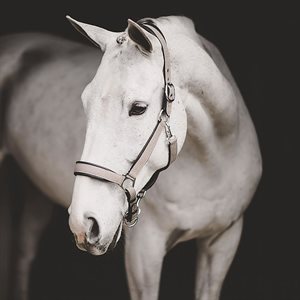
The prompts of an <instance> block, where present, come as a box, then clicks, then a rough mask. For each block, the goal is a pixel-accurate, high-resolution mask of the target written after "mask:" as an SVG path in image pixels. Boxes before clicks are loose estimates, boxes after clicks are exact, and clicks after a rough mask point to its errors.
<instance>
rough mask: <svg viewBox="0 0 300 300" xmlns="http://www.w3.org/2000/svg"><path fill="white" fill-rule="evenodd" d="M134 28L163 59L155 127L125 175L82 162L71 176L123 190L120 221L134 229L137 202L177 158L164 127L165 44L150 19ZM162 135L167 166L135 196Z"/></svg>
mask: <svg viewBox="0 0 300 300" xmlns="http://www.w3.org/2000/svg"><path fill="white" fill-rule="evenodd" d="M138 24H139V25H140V26H141V27H143V28H144V29H145V30H147V31H148V32H150V33H151V34H153V35H154V36H155V37H156V38H157V39H158V40H159V42H160V44H161V49H162V53H163V57H164V67H163V73H164V81H165V82H164V84H165V86H164V91H165V92H164V96H163V101H162V109H161V111H160V114H159V116H158V120H157V124H156V126H155V128H154V130H153V132H152V134H151V136H150V137H149V138H148V140H147V142H146V144H145V145H144V147H143V149H142V150H141V151H140V153H139V155H138V157H137V159H136V161H135V162H134V164H133V165H132V166H131V168H130V170H129V171H128V172H127V173H126V174H125V175H121V174H118V173H116V172H114V171H112V170H110V169H107V168H105V167H102V166H99V165H96V164H93V163H90V162H86V161H77V162H76V165H75V170H74V174H75V175H76V176H77V175H81V176H87V177H90V178H94V179H97V180H101V181H102V180H106V181H109V182H112V183H116V184H117V185H119V186H120V187H121V188H122V189H123V190H124V192H125V194H126V198H127V202H128V210H127V212H126V215H125V217H124V221H125V224H126V225H128V226H130V227H132V226H134V225H135V224H136V223H137V221H138V215H139V214H140V208H139V202H140V200H141V199H142V198H143V197H144V195H145V193H146V191H147V190H148V189H149V188H150V187H151V186H152V185H153V184H154V183H155V181H156V179H157V177H158V175H159V173H160V172H161V171H163V170H165V169H167V168H168V167H169V165H170V164H171V163H172V162H173V161H174V160H175V159H176V157H177V139H176V137H175V136H174V135H173V134H172V132H171V129H170V126H169V123H168V121H169V117H170V114H171V111H172V103H173V101H174V100H175V88H174V85H173V84H172V83H171V69H170V58H169V52H168V48H167V43H166V40H165V38H164V36H163V34H162V32H161V31H160V30H159V28H158V27H157V26H156V25H155V24H154V22H153V21H152V20H151V19H142V20H140V21H138ZM162 131H165V134H166V139H167V142H168V149H169V158H168V162H167V165H166V166H165V167H163V168H162V169H159V170H157V171H156V172H155V173H154V174H153V176H152V177H151V178H150V180H149V181H148V182H147V184H146V185H145V186H144V188H143V189H142V190H141V191H139V192H138V193H137V192H136V190H135V188H134V184H135V180H136V178H137V176H138V174H139V173H140V171H141V170H142V169H143V167H144V166H145V165H146V163H147V162H148V160H149V158H150V156H151V154H152V152H153V150H154V149H155V146H156V144H157V142H158V139H159V137H160V135H161V133H162Z"/></svg>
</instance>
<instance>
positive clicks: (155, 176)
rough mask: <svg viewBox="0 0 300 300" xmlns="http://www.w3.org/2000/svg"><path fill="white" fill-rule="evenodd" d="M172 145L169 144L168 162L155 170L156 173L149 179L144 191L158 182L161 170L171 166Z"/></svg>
mask: <svg viewBox="0 0 300 300" xmlns="http://www.w3.org/2000/svg"><path fill="white" fill-rule="evenodd" d="M170 147H171V146H170V144H169V158H168V163H167V164H166V165H165V166H164V167H162V168H160V169H158V170H157V171H155V173H154V174H153V175H152V176H151V178H150V179H149V181H148V182H147V183H146V184H145V186H144V187H143V190H144V191H148V190H149V189H150V188H151V187H152V186H153V184H154V183H155V182H156V180H157V179H158V176H159V174H160V172H162V171H164V170H166V169H167V168H168V167H169V166H170V164H171V149H170Z"/></svg>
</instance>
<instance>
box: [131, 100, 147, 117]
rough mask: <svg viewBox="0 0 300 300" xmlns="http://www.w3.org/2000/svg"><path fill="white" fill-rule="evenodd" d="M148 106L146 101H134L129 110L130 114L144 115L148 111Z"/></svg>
mask: <svg viewBox="0 0 300 300" xmlns="http://www.w3.org/2000/svg"><path fill="white" fill-rule="evenodd" d="M147 107H148V105H147V104H145V103H141V102H134V103H133V104H132V106H131V109H130V111H129V116H137V115H142V114H143V113H144V112H145V111H146V109H147Z"/></svg>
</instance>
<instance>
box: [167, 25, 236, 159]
mask: <svg viewBox="0 0 300 300" xmlns="http://www.w3.org/2000/svg"><path fill="white" fill-rule="evenodd" d="M193 30H194V29H193V27H192V26H191V24H190V23H188V25H187V27H186V30H181V31H180V32H179V33H178V31H176V30H175V31H176V34H172V32H175V31H174V29H173V31H172V30H169V31H168V30H167V31H166V33H167V41H168V46H169V49H170V58H171V66H172V78H173V81H174V83H175V85H176V87H178V90H179V93H180V97H181V100H182V101H183V103H184V105H185V109H186V113H187V124H188V128H187V138H186V142H185V147H184V149H183V151H185V150H188V152H189V153H190V154H191V153H193V152H194V153H195V155H196V156H197V157H199V154H201V155H202V158H203V156H205V157H208V156H209V157H212V160H215V159H216V156H219V157H220V149H222V148H223V149H224V148H226V147H227V146H228V145H233V144H234V143H233V141H234V139H236V136H237V135H238V131H239V105H240V104H239V103H240V100H241V99H240V95H239V94H238V93H237V91H236V89H235V83H234V81H233V79H232V77H231V74H225V76H226V77H225V76H224V74H223V73H222V72H224V66H225V68H226V67H227V66H226V64H225V62H224V60H223V58H222V57H221V60H223V61H222V63H223V65H220V57H218V58H215V57H213V56H212V57H211V56H210V55H209V54H208V53H207V51H206V50H205V48H206V47H204V45H203V40H202V38H201V37H200V36H199V35H198V34H197V33H196V31H193ZM178 45H181V46H180V47H178ZM215 61H219V62H218V64H219V65H217V63H216V62H215ZM221 70H222V72H221ZM227 78H229V80H230V81H229V80H228V79H227ZM225 144H226V147H224V145H225ZM193 149H197V151H193ZM223 149H222V150H223ZM227 149H228V147H227ZM222 150H221V151H222Z"/></svg>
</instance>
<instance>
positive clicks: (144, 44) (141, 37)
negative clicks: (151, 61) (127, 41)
mask: <svg viewBox="0 0 300 300" xmlns="http://www.w3.org/2000/svg"><path fill="white" fill-rule="evenodd" d="M128 35H129V37H130V38H131V40H133V41H134V42H135V43H136V44H137V45H138V46H139V49H140V50H141V51H142V52H144V53H146V54H149V53H151V52H152V50H153V47H152V43H151V41H150V39H149V38H148V37H147V32H146V31H145V30H144V29H143V28H142V27H141V26H140V25H138V24H137V23H135V22H134V21H132V20H130V19H128Z"/></svg>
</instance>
